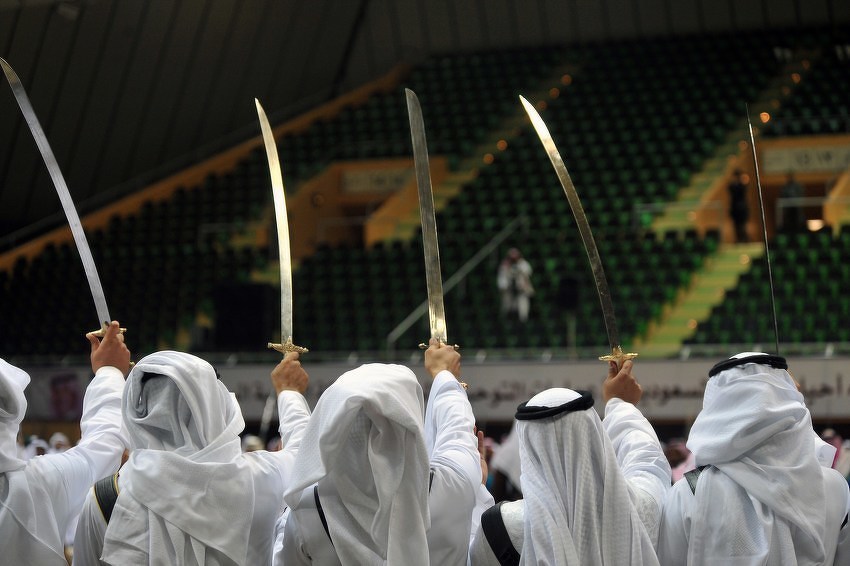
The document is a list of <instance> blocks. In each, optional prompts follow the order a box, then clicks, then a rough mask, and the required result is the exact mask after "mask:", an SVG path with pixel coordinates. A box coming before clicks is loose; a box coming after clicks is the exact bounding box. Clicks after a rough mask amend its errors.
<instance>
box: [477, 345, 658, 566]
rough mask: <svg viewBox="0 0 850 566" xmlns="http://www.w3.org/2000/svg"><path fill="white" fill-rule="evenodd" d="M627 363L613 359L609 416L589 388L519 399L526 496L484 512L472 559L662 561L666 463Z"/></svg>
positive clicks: (596, 562)
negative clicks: (658, 545) (659, 543)
mask: <svg viewBox="0 0 850 566" xmlns="http://www.w3.org/2000/svg"><path fill="white" fill-rule="evenodd" d="M631 370H632V362H631V361H626V362H625V363H624V364H623V368H622V369H621V370H619V371H618V369H617V366H616V364H612V365H611V366H609V372H608V379H606V381H605V382H604V384H603V397H604V399H605V401H606V403H605V419H604V420H603V421H600V419H599V415H598V414H597V413H596V411H595V410H593V409H592V406H593V398H592V397H590V395H589V394H588V393H580V392H577V391H573V390H570V389H562V388H557V389H549V390H546V391H543V392H542V393H539V394H537V395H535V396H534V397H532V398H531V399H530V400H529V401H528V402H527V403H524V404H523V405H520V408H519V409H518V410H517V415H516V418H517V421H518V422H517V433H518V435H519V440H520V456H521V467H522V479H521V483H522V491H523V495H524V499H523V500H520V501H515V502H506V503H502V504H500V505H499V506H495V507H493V508H491V509H490V510H488V511H487V512H485V514H484V515H483V516H482V519H481V522H482V527H481V528H479V529H478V532H477V533H476V536H475V540H474V542H473V545H472V548H471V549H470V562H471V564H473V565H475V566H479V565H499V564H538V563H545V564H551V565H558V564H560V565H565V564H583V565H585V564H586V565H601V564H609V565H621V564H634V565H644V564H646V565H651V564H657V559H656V557H655V551H654V547H653V545H654V543H655V541H656V540H657V534H658V524H659V522H660V518H661V509H662V505H663V502H664V498H665V496H666V492H667V490H668V488H669V484H670V465H669V463H668V462H667V459H666V458H665V457H664V452H663V450H662V448H661V444H660V442H659V441H658V437H657V436H656V434H655V431H654V430H653V429H652V426H651V425H650V424H649V422H648V421H647V420H646V418H644V416H643V415H642V414H641V413H640V411H639V410H638V409H637V408H636V407H635V404H636V403H637V402H638V401H639V400H640V397H641V389H640V385H639V384H638V383H637V381H636V380H635V378H634V376H633V375H632V374H631ZM552 533H559V534H558V535H557V536H553V535H552Z"/></svg>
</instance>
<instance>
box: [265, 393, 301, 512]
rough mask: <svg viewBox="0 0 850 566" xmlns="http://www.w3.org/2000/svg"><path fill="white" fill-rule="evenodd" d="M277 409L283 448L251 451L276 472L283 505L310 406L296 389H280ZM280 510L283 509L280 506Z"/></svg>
mask: <svg viewBox="0 0 850 566" xmlns="http://www.w3.org/2000/svg"><path fill="white" fill-rule="evenodd" d="M277 410H278V415H280V427H279V432H280V440H281V443H282V444H283V449H281V450H278V451H277V452H266V451H265V450H258V451H256V452H252V453H251V454H254V455H255V458H257V459H258V460H260V461H263V462H269V463H270V465H271V466H273V467H274V468H275V469H276V470H277V472H278V474H279V478H278V480H277V481H279V482H281V483H280V484H279V485H278V486H277V488H275V491H277V490H279V492H280V493H276V495H280V497H281V501H280V503H281V506H282V505H283V492H284V491H285V490H286V488H287V487H289V483H290V482H289V480H290V474H291V473H292V467H293V466H294V465H295V457H296V456H297V455H298V449H299V448H300V447H301V439H302V438H303V437H304V431H305V430H306V429H307V422H308V421H309V420H310V407H309V406H308V405H307V400H306V399H305V398H304V396H303V395H301V394H300V393H298V392H297V391H281V393H280V395H278V396H277ZM280 511H281V512H282V511H283V509H282V507H281V509H280Z"/></svg>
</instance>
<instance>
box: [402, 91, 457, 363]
mask: <svg viewBox="0 0 850 566" xmlns="http://www.w3.org/2000/svg"><path fill="white" fill-rule="evenodd" d="M404 94H405V97H406V98H407V116H408V119H409V121H410V139H411V141H412V142H413V163H414V166H415V168H416V186H417V187H418V189H419V217H420V220H421V221H422V246H423V248H424V252H425V283H426V285H427V288H428V320H429V322H430V325H431V338H435V339H437V340H438V341H439V342H441V343H443V344H448V343H449V342H448V338H447V335H446V309H445V306H444V304H443V278H442V275H441V273H440V246H439V244H438V243H437V219H436V216H435V213H434V195H433V193H432V192H431V170H430V165H429V162H428V143H427V141H426V139H425V123H424V121H423V120H422V107H421V106H420V105H419V98H417V96H416V93H415V92H413V91H412V90H410V89H409V88H406V89H404ZM419 347H420V348H423V347H424V348H427V347H428V346H427V344H420V345H419ZM455 349H457V346H455Z"/></svg>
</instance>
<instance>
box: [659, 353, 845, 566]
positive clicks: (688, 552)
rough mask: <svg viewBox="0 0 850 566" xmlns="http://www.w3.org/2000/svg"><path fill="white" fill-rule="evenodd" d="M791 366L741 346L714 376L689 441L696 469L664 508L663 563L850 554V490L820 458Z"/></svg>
mask: <svg viewBox="0 0 850 566" xmlns="http://www.w3.org/2000/svg"><path fill="white" fill-rule="evenodd" d="M787 369H788V364H787V362H786V361H785V359H784V358H781V357H779V356H773V355H768V354H763V353H759V352H744V353H742V354H738V355H737V356H733V357H732V358H730V359H728V360H724V361H723V362H720V363H718V364H717V365H715V366H714V368H712V370H711V371H710V372H709V380H708V383H707V385H706V387H705V395H704V398H703V406H702V411H701V412H700V414H699V415H697V418H696V420H695V421H694V425H693V427H692V428H691V433H690V437H689V438H688V448H689V449H690V450H691V451H692V452H693V453H694V457H695V460H696V465H697V469H696V470H694V471H693V472H689V473H688V474H686V475H685V477H684V478H682V479H681V480H679V481H678V482H677V483H676V484H675V485H674V486H673V488H672V490H671V492H670V495H669V497H668V499H667V502H666V503H665V506H664V514H663V516H662V522H661V534H660V539H659V546H658V557H659V559H660V561H661V563H662V564H670V565H674V564H675V565H677V566H678V565H681V564H688V565H694V566H696V565H701V564H734V565H736V566H749V565H784V564H807V565H808V564H847V563H848V560H850V554H848V551H850V542H848V540H850V536H848V535H849V534H850V528H848V527H847V525H846V523H847V514H848V512H850V491H848V487H847V482H846V481H845V480H844V478H843V477H842V476H841V474H839V473H838V472H836V471H835V470H832V469H828V468H825V467H823V466H822V465H821V463H820V462H819V461H818V460H819V453H820V452H821V448H822V446H819V443H818V442H816V440H817V439H815V435H814V433H813V430H812V420H811V415H810V414H809V410H808V409H807V408H806V405H805V402H804V399H803V396H802V394H801V393H800V392H799V391H798V390H797V384H796V383H795V382H794V379H793V378H792V377H791V375H790V374H789V373H788V371H787ZM820 444H822V443H820ZM813 447H814V449H813ZM832 454H834V452H831V453H830V454H829V456H831V455H832ZM826 459H827V460H828V457H827V458H826Z"/></svg>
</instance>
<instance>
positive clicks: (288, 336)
mask: <svg viewBox="0 0 850 566" xmlns="http://www.w3.org/2000/svg"><path fill="white" fill-rule="evenodd" d="M254 102H255V103H256V105H257V117H258V118H259V119H260V130H262V132H263V144H264V145H265V147H266V157H267V159H268V161H269V175H270V176H271V182H272V197H273V198H274V217H275V224H276V225H277V247H278V255H279V264H280V339H281V342H282V344H276V343H274V342H269V343H268V344H267V346H268V347H269V348H271V349H273V350H277V351H278V352H280V353H281V354H284V355H285V354H286V353H287V352H298V353H299V354H303V353H305V352H307V351H308V350H307V348H304V347H303V346H297V345H295V344H294V343H293V342H292V257H291V256H290V252H289V218H288V217H287V215H286V193H285V192H284V188H283V173H282V172H281V169H280V157H278V154H277V143H275V141H274V133H273V132H272V127H271V125H270V124H269V119H268V118H267V117H266V112H265V110H263V106H262V105H261V104H260V101H259V100H257V99H256V98H255V99H254ZM276 400H277V395H276V394H275V393H272V394H270V395H269V396H268V397H267V398H266V406H265V407H264V408H263V416H262V418H261V420H260V437H261V438H265V437H266V433H267V432H268V430H269V425H270V424H271V420H272V414H273V412H274V406H275V401H276Z"/></svg>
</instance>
